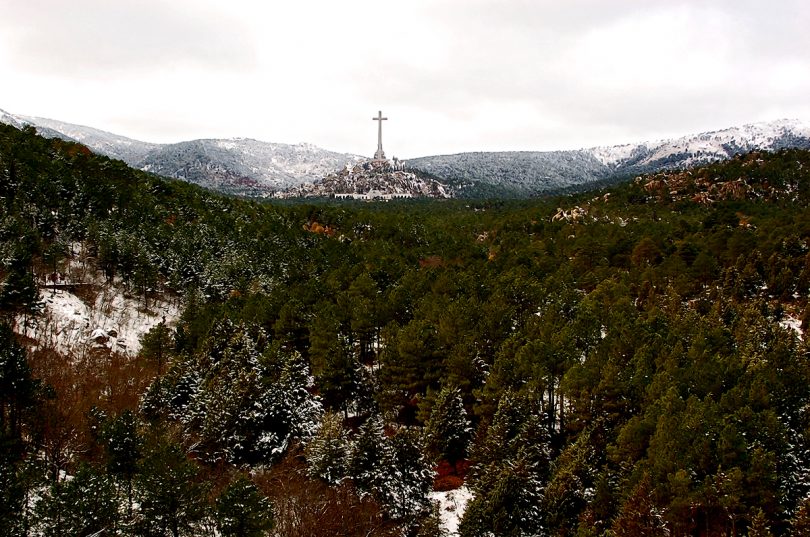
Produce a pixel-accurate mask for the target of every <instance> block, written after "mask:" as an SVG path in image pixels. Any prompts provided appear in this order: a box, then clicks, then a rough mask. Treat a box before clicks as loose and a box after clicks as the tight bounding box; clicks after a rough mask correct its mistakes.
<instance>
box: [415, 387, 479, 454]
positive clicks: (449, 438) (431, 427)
mask: <svg viewBox="0 0 810 537" xmlns="http://www.w3.org/2000/svg"><path fill="white" fill-rule="evenodd" d="M471 433H472V429H471V427H470V422H469V420H468V419H467V412H466V410H465V409H464V402H463V401H462V399H461V390H459V389H458V388H456V387H453V386H450V385H448V386H445V387H443V388H442V389H441V391H440V392H439V395H438V396H437V397H436V401H435V402H434V404H433V410H432V411H431V413H430V418H429V419H428V421H427V423H426V424H425V439H426V442H427V447H428V449H429V450H430V452H431V453H432V454H434V455H435V456H438V457H441V458H444V459H445V460H447V462H449V463H450V464H452V465H453V469H454V470H455V468H456V463H457V462H458V461H460V460H462V459H464V458H465V457H466V456H467V447H468V445H469V442H470V439H471V436H472V434H471Z"/></svg>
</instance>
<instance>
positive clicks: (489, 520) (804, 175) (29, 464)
mask: <svg viewBox="0 0 810 537" xmlns="http://www.w3.org/2000/svg"><path fill="white" fill-rule="evenodd" d="M808 200H810V153H808V152H807V151H800V150H786V151H780V152H776V153H749V154H746V155H742V156H739V157H736V158H734V159H732V160H730V161H728V162H726V163H722V164H715V165H712V166H708V167H705V168H699V169H692V170H688V171H677V172H668V173H662V174H658V175H654V176H644V177H642V178H639V179H638V180H636V181H631V182H628V183H627V184H623V185H618V186H615V187H611V188H610V189H609V190H603V191H599V192H589V193H582V194H577V195H575V196H568V197H558V198H553V199H541V200H534V201H512V202H502V201H480V202H463V201H452V200H446V201H441V202H436V201H427V200H408V201H399V202H397V201H393V202H391V203H389V204H385V205H384V206H374V205H365V204H361V205H354V204H338V203H334V204H328V203H322V204H289V203H287V204H272V203H258V202H249V201H244V200H237V199H232V198H227V197H222V196H219V195H216V194H213V193H210V192H207V191H205V190H202V189H200V188H198V187H195V186H192V185H189V184H187V183H183V182H180V181H172V180H166V179H162V178H159V177H157V176H153V175H149V174H146V173H143V172H138V171H134V170H132V169H130V168H128V167H126V166H125V165H124V164H123V163H121V162H119V161H113V160H109V159H107V158H104V157H99V156H95V155H92V154H91V153H90V152H89V151H88V150H87V149H86V148H84V147H83V146H81V145H78V144H74V143H70V142H65V141H61V140H46V139H43V138H40V137H38V136H36V135H35V134H34V133H33V132H32V131H31V130H30V129H29V130H22V131H21V130H18V129H15V128H13V127H7V126H0V207H2V218H1V219H0V253H1V254H2V255H0V260H2V267H1V268H0V278H1V279H2V282H3V285H2V289H0V311H1V312H2V314H3V317H4V323H3V325H2V327H1V328H0V436H1V437H2V441H1V443H0V466H1V467H0V498H2V501H0V528H3V529H2V530H0V531H3V532H5V533H4V534H7V535H25V534H42V535H60V534H76V535H90V534H98V535H213V534H214V531H215V530H216V531H218V532H219V534H220V535H262V534H267V532H268V531H269V528H271V527H272V528H274V530H273V531H275V532H276V534H278V535H303V534H306V535H338V534H340V535H401V534H403V533H404V534H407V535H440V534H441V531H442V530H441V528H440V527H439V522H438V520H439V513H437V511H436V508H435V506H433V505H432V504H431V502H430V501H429V493H430V492H431V490H433V489H434V488H439V489H448V488H454V487H457V486H459V485H461V484H462V483H463V484H464V486H466V487H468V488H469V490H470V491H471V495H472V499H471V500H470V502H469V504H468V505H467V508H466V510H465V512H464V515H463V517H462V519H461V523H460V527H459V533H460V535H463V536H465V537H468V536H479V535H481V536H483V535H491V534H495V535H546V534H548V535H628V536H629V535H662V534H677V535H684V534H686V535H731V534H736V535H743V534H748V535H767V534H768V532H770V533H771V534H773V535H788V534H797V535H799V534H802V533H801V532H802V531H807V529H806V528H807V527H808V524H810V521H809V520H808V519H809V518H810V513H808V509H810V502H809V501H808V496H810V481H808V472H809V471H810V468H809V467H808V466H809V465H810V463H808V461H810V453H808V449H810V439H809V438H808V434H810V421H808V420H810V415H808V408H810V407H809V406H808V403H809V402H810V401H809V398H810V367H809V364H808V353H807V344H806V342H805V341H804V340H803V338H802V335H803V329H806V328H807V324H808V321H810V319H809V318H808V313H807V299H808V292H809V291H810V247H809V246H808V239H810V218H808V215H809V214H810V212H808V210H807V208H808ZM77 243H80V244H81V245H82V247H83V249H84V250H85V251H87V252H89V254H88V255H87V258H86V260H85V261H86V263H87V264H88V265H89V266H90V267H91V268H92V269H93V270H95V271H97V273H98V274H99V275H100V276H101V277H103V278H104V279H107V280H108V281H109V282H110V283H111V284H115V285H119V286H121V287H122V288H123V289H125V290H126V292H127V293H128V294H130V295H131V296H133V297H139V298H140V299H141V301H142V303H143V307H144V308H148V307H149V303H150V301H151V300H153V299H155V298H157V297H158V296H161V295H162V296H166V295H175V296H177V297H179V298H181V299H182V302H183V304H184V312H183V313H182V315H181V316H180V319H179V320H178V321H177V322H176V323H174V324H172V323H166V324H159V325H157V326H156V327H155V328H153V329H152V330H151V331H150V332H149V333H148V334H147V335H146V336H145V337H144V339H143V341H142V350H141V351H140V353H139V354H138V355H137V356H135V357H131V356H126V355H118V354H116V353H115V352H110V351H109V350H108V349H88V350H87V352H85V353H74V354H70V355H64V354H60V353H59V352H58V350H57V349H53V348H48V347H47V345H43V344H42V343H40V342H38V341H37V340H36V338H34V339H31V338H23V337H20V336H19V335H15V334H14V333H13V332H12V329H14V330H16V332H17V334H20V333H21V332H22V327H23V325H24V324H32V326H33V327H34V330H35V329H36V323H37V314H38V311H39V309H40V307H39V303H40V302H41V300H42V297H43V293H46V292H48V291H46V290H43V289H39V288H38V287H39V282H40V280H39V279H38V277H37V275H39V274H44V273H49V272H54V271H60V270H65V269H66V267H68V266H69V265H70V263H73V262H75V260H73V259H71V256H72V255H73V252H75V251H77V250H76V249H75V248H72V247H71V248H68V247H66V246H67V245H75V244H77ZM91 287H92V286H91ZM76 292H77V293H79V291H78V290H77V291H76ZM82 292H83V293H90V292H92V290H91V289H90V290H87V289H85V290H84V291H82ZM67 476H70V478H68V477H67Z"/></svg>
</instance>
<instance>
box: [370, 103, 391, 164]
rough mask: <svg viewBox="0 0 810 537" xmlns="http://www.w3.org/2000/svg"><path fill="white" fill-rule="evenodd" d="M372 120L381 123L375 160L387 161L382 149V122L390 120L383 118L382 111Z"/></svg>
mask: <svg viewBox="0 0 810 537" xmlns="http://www.w3.org/2000/svg"><path fill="white" fill-rule="evenodd" d="M371 119H372V120H374V121H379V123H378V124H377V152H376V153H374V160H377V161H384V160H387V159H386V158H385V152H384V151H383V148H382V122H383V121H386V120H387V119H388V118H387V117H382V110H380V111H379V112H377V117H373V118H371Z"/></svg>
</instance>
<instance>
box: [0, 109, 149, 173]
mask: <svg viewBox="0 0 810 537" xmlns="http://www.w3.org/2000/svg"><path fill="white" fill-rule="evenodd" d="M3 115H4V117H5V116H8V117H9V119H11V121H5V120H4V119H3V118H0V121H2V122H3V123H8V124H10V125H14V126H15V127H17V128H21V126H24V125H31V126H33V127H35V128H36V129H37V132H38V133H39V134H41V135H43V136H45V137H47V138H62V139H65V140H70V141H75V142H79V143H81V144H84V145H86V146H87V147H89V148H90V149H92V150H93V151H95V152H96V153H99V154H102V155H105V156H108V157H110V158H115V159H119V160H123V161H124V162H126V163H127V164H129V165H130V166H134V165H136V164H137V162H138V161H139V160H140V159H142V158H143V157H144V156H145V155H146V154H147V153H148V152H149V151H151V150H153V149H154V148H156V147H158V144H152V143H149V142H141V141H139V140H133V139H132V138H127V137H126V136H120V135H118V134H113V133H111V132H106V131H103V130H100V129H95V128H93V127H86V126H84V125H74V124H72V123H65V122H63V121H56V120H54V119H46V118H42V117H32V116H22V115H14V114H8V113H4V114H3Z"/></svg>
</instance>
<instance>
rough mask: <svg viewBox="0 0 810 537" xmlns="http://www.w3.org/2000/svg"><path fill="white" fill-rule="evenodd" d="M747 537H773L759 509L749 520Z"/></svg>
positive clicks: (766, 520)
mask: <svg viewBox="0 0 810 537" xmlns="http://www.w3.org/2000/svg"><path fill="white" fill-rule="evenodd" d="M748 537H773V533H771V529H770V528H769V527H768V519H767V518H766V517H765V513H764V512H763V511H762V509H759V510H758V511H757V513H756V514H755V515H754V518H752V519H751V525H750V526H749V527H748Z"/></svg>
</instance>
